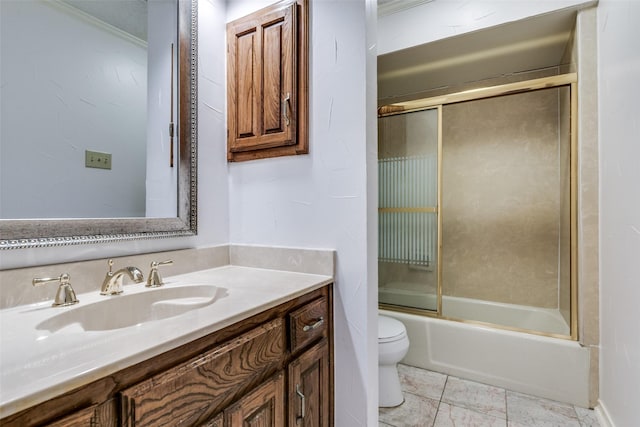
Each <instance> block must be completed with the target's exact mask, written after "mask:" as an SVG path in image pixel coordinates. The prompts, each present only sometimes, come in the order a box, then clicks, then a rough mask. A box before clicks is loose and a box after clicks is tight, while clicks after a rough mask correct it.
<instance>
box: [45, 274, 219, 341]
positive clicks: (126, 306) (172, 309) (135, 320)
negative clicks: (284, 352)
mask: <svg viewBox="0 0 640 427" xmlns="http://www.w3.org/2000/svg"><path fill="white" fill-rule="evenodd" d="M218 290H219V288H218V287H216V286H212V285H190V286H179V287H172V288H169V287H163V288H156V289H149V290H144V291H142V292H137V293H123V294H120V295H115V296H109V297H104V299H101V300H99V301H96V302H93V303H89V304H84V305H82V302H81V303H80V304H79V305H76V306H73V307H69V308H64V309H62V310H64V311H61V312H60V313H58V314H55V315H54V316H52V317H50V318H48V319H47V320H44V321H42V322H40V323H39V324H38V325H37V326H36V329H38V330H45V331H49V332H58V331H60V330H63V329H64V330H68V331H72V330H77V331H80V330H82V331H107V330H113V329H120V328H126V327H129V326H134V325H138V324H142V323H146V322H152V321H155V320H161V319H166V318H169V317H174V316H179V315H181V314H183V313H187V312H189V311H191V310H195V309H198V308H202V307H206V306H208V305H210V304H213V302H214V301H215V300H216V295H217V293H218Z"/></svg>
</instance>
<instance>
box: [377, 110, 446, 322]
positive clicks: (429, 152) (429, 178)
mask: <svg viewBox="0 0 640 427" xmlns="http://www.w3.org/2000/svg"><path fill="white" fill-rule="evenodd" d="M378 142H379V144H378V181H379V185H378V188H379V195H378V196H379V209H378V238H379V242H378V248H379V249H378V276H379V287H378V290H379V302H380V303H383V304H392V305H398V306H403V307H410V308H418V309H426V310H436V309H437V230H438V227H437V215H436V207H437V199H438V197H437V189H438V181H437V177H438V111H437V110H436V109H432V110H425V111H420V112H416V113H409V114H403V115H397V116H389V117H382V118H380V119H378Z"/></svg>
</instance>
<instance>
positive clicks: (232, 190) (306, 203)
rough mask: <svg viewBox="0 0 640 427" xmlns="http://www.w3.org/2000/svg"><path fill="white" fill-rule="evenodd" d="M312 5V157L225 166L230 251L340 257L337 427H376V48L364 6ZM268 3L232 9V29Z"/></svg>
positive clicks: (323, 0) (328, 1) (334, 0)
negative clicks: (301, 251) (332, 252)
mask: <svg viewBox="0 0 640 427" xmlns="http://www.w3.org/2000/svg"><path fill="white" fill-rule="evenodd" d="M310 3H311V10H310V21H311V25H310V26H311V34H310V40H311V46H312V48H311V54H310V70H311V75H310V82H309V85H310V112H311V113H310V135H311V136H310V154H308V155H302V156H295V157H285V158H275V159H265V160H258V161H251V162H244V163H236V164H231V165H230V170H229V197H230V211H231V214H230V217H231V242H232V243H237V244H254V243H255V244H261V245H276V246H293V247H307V248H314V247H316V248H335V249H336V250H337V271H336V287H335V322H336V323H335V325H336V331H335V350H336V353H335V356H336V364H335V377H336V387H335V392H336V395H335V407H336V426H350V427H352V426H364V425H370V426H374V425H377V424H376V423H377V391H376V390H377V340H376V337H377V322H376V321H375V319H376V317H375V316H376V301H377V296H376V295H377V291H376V289H377V284H376V278H375V275H376V274H377V273H376V270H375V265H374V264H372V263H370V262H369V258H368V256H371V257H372V259H373V260H375V258H376V250H375V246H374V245H373V243H372V242H371V241H370V239H373V240H375V236H376V233H377V231H376V229H375V226H374V227H372V224H371V222H373V225H375V221H376V215H375V210H374V211H373V213H372V212H371V211H369V212H368V208H369V209H370V208H371V205H369V204H368V200H369V201H370V202H371V199H373V206H374V208H373V209H375V197H376V196H375V192H372V193H371V194H369V195H368V194H367V190H368V187H367V159H368V158H369V160H370V161H371V162H373V163H372V164H373V165H374V169H373V170H372V172H373V173H375V146H376V136H375V135H376V123H375V96H376V95H375V62H374V61H375V46H373V47H372V49H368V47H369V46H368V45H367V40H366V36H367V26H366V25H365V24H366V10H365V9H366V3H365V0H351V1H338V0H314V1H311V2H310ZM265 4H266V2H264V1H253V2H251V1H249V2H237V1H232V2H229V4H228V7H229V10H228V17H229V20H233V19H235V18H237V17H239V16H243V15H245V14H247V13H249V12H251V11H253V10H256V9H258V8H260V7H262V6H264V5H265ZM370 18H371V20H372V21H373V15H371V17H370ZM371 23H372V24H373V25H374V27H373V28H375V22H371ZM371 67H373V70H372V68H371ZM372 71H373V74H371V72H372ZM368 73H369V74H368ZM367 79H368V80H367ZM368 143H369V144H370V146H369V147H368V145H367V144H368ZM369 148H370V149H369ZM367 156H369V157H367ZM371 179H372V181H370V182H372V183H375V175H374V176H373V177H371ZM367 218H369V219H370V220H371V221H367Z"/></svg>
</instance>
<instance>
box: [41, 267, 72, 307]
mask: <svg viewBox="0 0 640 427" xmlns="http://www.w3.org/2000/svg"><path fill="white" fill-rule="evenodd" d="M51 282H60V286H58V292H56V297H55V299H54V300H53V304H51V306H52V307H61V306H65V305H73V304H77V303H78V302H80V301H78V298H76V292H75V291H74V290H73V288H72V287H71V276H69V274H67V273H63V274H61V275H60V276H58V277H34V278H33V281H32V282H31V284H32V285H33V286H42V285H44V284H46V283H51Z"/></svg>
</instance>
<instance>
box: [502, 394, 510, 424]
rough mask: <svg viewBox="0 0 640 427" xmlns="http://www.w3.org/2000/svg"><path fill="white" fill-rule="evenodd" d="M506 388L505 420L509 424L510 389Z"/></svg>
mask: <svg viewBox="0 0 640 427" xmlns="http://www.w3.org/2000/svg"><path fill="white" fill-rule="evenodd" d="M503 390H504V420H505V424H506V425H507V426H508V425H509V399H507V394H508V392H509V391H508V390H507V389H506V388H503Z"/></svg>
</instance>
